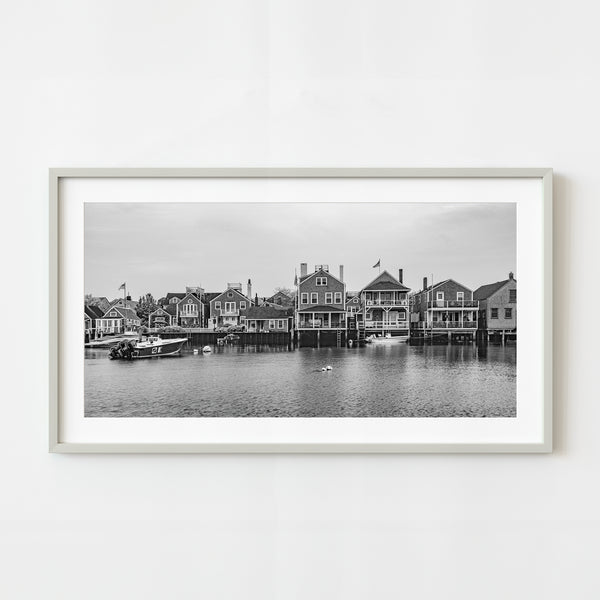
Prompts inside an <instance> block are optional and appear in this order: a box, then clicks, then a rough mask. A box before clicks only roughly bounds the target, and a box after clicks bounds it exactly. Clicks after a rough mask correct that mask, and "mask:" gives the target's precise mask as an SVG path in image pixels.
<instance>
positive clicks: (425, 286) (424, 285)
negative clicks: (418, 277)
mask: <svg viewBox="0 0 600 600" xmlns="http://www.w3.org/2000/svg"><path fill="white" fill-rule="evenodd" d="M423 289H424V290H426V289H427V277H423Z"/></svg>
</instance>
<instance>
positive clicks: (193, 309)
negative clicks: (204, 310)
mask: <svg viewBox="0 0 600 600" xmlns="http://www.w3.org/2000/svg"><path fill="white" fill-rule="evenodd" d="M181 309H182V310H181V312H182V314H184V315H197V314H198V307H197V305H196V304H194V302H193V300H188V302H187V304H184V305H183V306H182V307H181Z"/></svg>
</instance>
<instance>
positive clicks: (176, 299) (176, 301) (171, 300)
mask: <svg viewBox="0 0 600 600" xmlns="http://www.w3.org/2000/svg"><path fill="white" fill-rule="evenodd" d="M178 302H179V298H171V299H170V300H169V303H170V304H177V303H178Z"/></svg>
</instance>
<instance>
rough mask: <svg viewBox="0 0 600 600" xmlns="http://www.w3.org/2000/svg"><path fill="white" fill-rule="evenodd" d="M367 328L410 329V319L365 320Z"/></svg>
mask: <svg viewBox="0 0 600 600" xmlns="http://www.w3.org/2000/svg"><path fill="white" fill-rule="evenodd" d="M365 327H366V328H367V329H408V321H365Z"/></svg>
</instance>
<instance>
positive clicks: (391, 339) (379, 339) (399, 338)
mask: <svg viewBox="0 0 600 600" xmlns="http://www.w3.org/2000/svg"><path fill="white" fill-rule="evenodd" d="M366 341H367V342H368V343H369V344H401V343H403V342H406V341H408V336H407V335H392V334H391V333H386V334H385V335H370V336H369V337H367V338H366Z"/></svg>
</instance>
